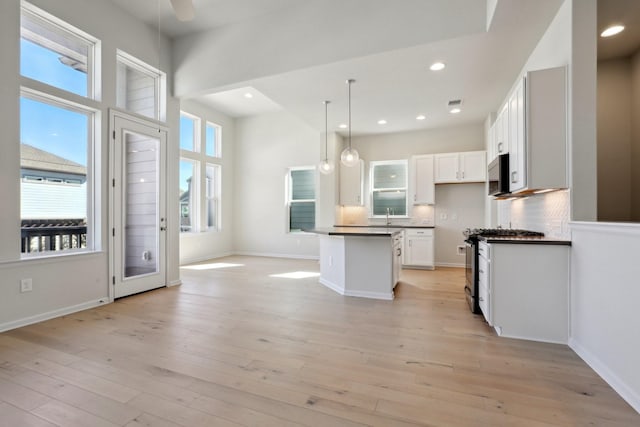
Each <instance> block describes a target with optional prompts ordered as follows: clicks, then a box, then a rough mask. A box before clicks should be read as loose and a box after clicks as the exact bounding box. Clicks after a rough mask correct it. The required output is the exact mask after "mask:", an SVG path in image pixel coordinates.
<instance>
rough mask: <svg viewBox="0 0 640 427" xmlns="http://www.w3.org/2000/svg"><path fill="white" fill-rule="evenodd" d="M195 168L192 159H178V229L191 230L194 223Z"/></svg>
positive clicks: (195, 200)
mask: <svg viewBox="0 0 640 427" xmlns="http://www.w3.org/2000/svg"><path fill="white" fill-rule="evenodd" d="M195 169H196V165H195V162H194V161H193V160H185V159H180V231H192V230H193V225H194V224H195V221H194V215H195V213H196V212H197V211H198V209H197V205H196V203H197V198H196V197H195V194H197V193H198V191H197V190H198V189H197V182H198V181H197V180H194V179H193V177H194V175H195Z"/></svg>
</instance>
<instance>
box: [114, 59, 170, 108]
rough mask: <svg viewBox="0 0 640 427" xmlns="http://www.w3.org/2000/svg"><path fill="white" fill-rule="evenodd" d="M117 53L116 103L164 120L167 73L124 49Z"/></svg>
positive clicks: (121, 106)
mask: <svg viewBox="0 0 640 427" xmlns="http://www.w3.org/2000/svg"><path fill="white" fill-rule="evenodd" d="M116 57H117V63H118V68H117V79H116V80H117V96H116V105H117V106H118V107H120V108H122V109H124V110H127V111H131V112H133V113H137V114H140V115H143V116H146V117H150V118H152V119H155V120H164V118H165V110H166V101H165V99H164V96H163V94H164V93H165V88H166V74H165V73H163V72H161V71H159V70H157V69H156V68H153V67H152V66H150V65H148V64H145V63H144V62H142V61H140V60H139V59H137V58H135V57H134V56H131V55H129V54H127V53H125V52H123V51H121V50H118V51H117V53H116Z"/></svg>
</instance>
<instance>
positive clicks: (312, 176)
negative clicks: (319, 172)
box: [287, 166, 316, 232]
mask: <svg viewBox="0 0 640 427" xmlns="http://www.w3.org/2000/svg"><path fill="white" fill-rule="evenodd" d="M287 206H288V211H289V215H288V216H289V232H300V231H302V229H305V228H313V227H315V224H316V168H315V167H314V166H308V167H295V168H291V169H289V173H288V174H287Z"/></svg>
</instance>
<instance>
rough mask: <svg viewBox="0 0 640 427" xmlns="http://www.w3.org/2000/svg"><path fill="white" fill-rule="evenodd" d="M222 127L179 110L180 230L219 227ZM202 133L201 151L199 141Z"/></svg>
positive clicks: (195, 230) (207, 229)
mask: <svg viewBox="0 0 640 427" xmlns="http://www.w3.org/2000/svg"><path fill="white" fill-rule="evenodd" d="M221 131H222V128H221V127H220V126H219V125H216V124H213V123H210V122H206V125H205V127H204V129H203V128H202V120H201V119H200V118H199V117H197V116H194V115H192V114H189V113H186V112H181V113H180V156H181V159H180V231H182V232H198V231H219V230H220V228H221V218H220V217H221V215H220V213H221V188H222V186H221V176H222V171H221V169H222V166H221V165H220V164H219V162H220V152H221V150H220V146H221V139H220V135H221ZM201 135H203V136H204V139H205V144H204V152H203V151H202V144H201V143H200V140H201Z"/></svg>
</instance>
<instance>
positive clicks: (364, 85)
mask: <svg viewBox="0 0 640 427" xmlns="http://www.w3.org/2000/svg"><path fill="white" fill-rule="evenodd" d="M112 1H113V2H115V3H117V4H119V5H120V6H121V7H122V8H124V9H126V10H128V11H129V12H130V13H132V14H133V15H135V16H137V17H138V18H140V19H142V20H144V21H146V22H148V23H149V24H150V25H155V26H157V22H158V16H160V22H161V29H162V31H163V32H164V33H165V34H166V35H167V36H169V37H171V38H177V39H182V38H184V36H188V35H190V34H194V33H196V32H203V31H208V30H211V29H213V28H219V27H222V26H228V27H229V28H231V27H233V26H237V25H239V24H241V23H242V24H246V23H247V22H258V21H260V20H262V21H265V20H268V19H270V17H273V16H275V15H273V14H282V13H287V12H288V11H289V10H293V9H295V8H301V7H303V6H308V5H310V4H313V5H314V6H316V7H326V8H331V7H332V8H335V10H334V11H333V12H332V13H335V14H337V15H340V16H341V18H345V16H344V14H345V13H353V16H348V17H346V18H347V19H348V20H349V19H351V20H362V19H367V14H366V13H363V12H364V9H363V8H360V9H357V8H354V7H350V8H339V7H336V4H339V2H338V3H336V2H332V1H328V0H208V1H207V0H194V6H195V9H196V19H195V20H194V21H192V22H187V23H184V22H178V21H177V20H176V19H175V18H174V17H173V15H172V11H171V6H170V1H169V0H137V1H135V2H132V1H129V0H112ZM344 1H345V2H348V3H349V4H350V5H352V4H357V2H358V0H344ZM395 1H399V2H402V3H398V4H402V5H403V6H404V7H405V8H406V7H413V5H415V7H416V8H418V7H421V6H420V4H427V3H428V4H430V5H434V4H443V2H447V1H448V0H420V2H416V1H415V0H395ZM468 1H469V2H474V3H475V2H477V1H480V0H468ZM496 1H497V6H496V10H495V14H494V16H493V21H492V22H491V26H490V28H489V31H476V32H473V33H471V34H467V35H464V36H459V37H454V38H451V36H446V37H445V36H443V37H442V38H441V39H438V40H433V39H431V40H428V41H427V42H425V43H423V44H416V43H413V44H409V45H406V46H404V47H400V48H395V49H392V50H381V51H377V52H376V50H375V49H373V52H375V53H372V54H371V53H369V54H367V55H365V56H359V57H353V58H347V59H343V60H339V61H336V62H330V63H326V64H317V65H312V66H310V67H308V68H303V69H293V70H290V71H287V72H278V73H276V74H275V75H267V76H265V77H260V78H256V79H252V80H243V81H237V82H235V83H233V84H225V85H224V87H221V88H218V89H216V88H214V89H212V90H211V91H210V93H208V94H206V95H204V96H198V97H196V98H194V99H195V100H197V101H200V102H202V103H204V104H208V105H211V106H212V107H213V108H215V109H217V110H220V111H222V112H224V113H226V114H228V115H230V116H233V117H244V116H250V115H255V114H261V113H265V112H272V111H277V110H279V109H285V110H287V111H289V112H290V113H292V114H294V115H295V116H297V117H299V118H300V119H302V120H303V121H305V122H306V123H308V124H309V125H310V126H312V127H314V128H315V129H318V130H319V131H322V130H324V106H323V105H322V101H323V100H331V101H332V103H331V104H330V105H329V127H330V131H332V130H336V131H337V130H338V125H339V124H340V123H344V122H346V120H347V85H346V83H345V81H346V79H348V78H354V79H356V83H355V84H354V85H353V86H352V117H353V118H352V125H353V132H354V134H370V133H384V132H401V131H410V130H417V129H424V128H436V127H447V126H456V125H461V124H469V123H475V124H479V123H482V122H483V121H484V120H485V118H486V117H487V115H488V114H489V113H490V112H493V111H496V109H497V108H498V107H499V106H500V105H499V104H500V102H501V101H502V100H503V98H504V97H505V96H506V94H507V92H508V91H509V89H510V87H511V85H512V84H513V83H514V81H515V78H516V76H517V74H518V72H519V71H520V70H521V69H522V67H523V65H524V63H525V61H526V59H527V58H528V56H529V54H530V53H531V51H532V50H533V49H534V47H535V44H536V43H537V41H538V40H539V38H540V37H541V35H542V34H543V33H544V31H545V30H546V28H547V27H548V25H549V23H550V21H551V19H552V18H553V16H554V15H555V13H556V12H557V10H558V8H559V6H560V4H561V3H562V0H495V1H494V0H489V3H495V2H496ZM421 2H423V3H421ZM612 2H623V3H627V7H633V8H634V9H638V5H640V0H607V1H606V2H604V3H612ZM600 3H603V2H602V1H600ZM362 4H365V3H362ZM369 4H372V3H369ZM475 4H477V3H475ZM346 9H348V11H345V10H346ZM600 9H603V7H602V4H601V7H600ZM601 13H602V12H601ZM427 18H429V19H431V22H433V19H437V18H438V17H433V16H430V17H425V25H428V24H427V22H429V19H427ZM485 19H486V17H485ZM347 22H349V21H347ZM354 22H355V21H354ZM323 24H324V23H312V22H310V23H309V25H318V27H319V28H323ZM403 24H404V22H403V21H401V20H394V16H393V15H392V14H391V15H390V16H389V21H388V26H387V27H386V28H379V31H382V32H384V33H385V35H386V36H388V38H389V39H393V38H394V37H395V38H398V37H397V35H398V34H400V33H402V32H403V31H405V29H404V28H403ZM458 24H459V23H458ZM341 30H342V28H341ZM410 30H411V29H406V31H410ZM274 31H277V28H274ZM345 32H346V33H347V34H349V32H348V29H346V30H345ZM211 34H212V37H215V34H216V32H215V31H211ZM443 34H444V33H443ZM317 37H318V40H321V39H322V37H323V34H322V31H318V34H317ZM351 37H356V38H358V39H362V43H367V37H366V34H357V33H355V34H351ZM214 41H215V40H212V42H214ZM310 44H313V41H310ZM435 60H442V61H444V62H445V63H446V64H447V67H446V69H445V70H443V71H440V72H437V73H436V72H432V71H430V70H429V69H428V67H429V65H430V64H431V63H432V62H433V61H435ZM249 90H251V91H253V93H254V95H255V96H254V97H253V98H251V99H247V98H245V97H244V94H245V93H246V92H247V91H249ZM451 99H463V105H462V113H460V114H458V115H452V114H450V113H448V111H447V108H446V107H447V105H446V104H447V102H448V101H449V100H451ZM418 114H424V115H426V116H427V119H426V120H423V121H417V120H416V119H415V117H416V116H417V115H418ZM379 119H385V120H387V124H386V125H383V126H381V125H378V124H377V121H378V120H379Z"/></svg>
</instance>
